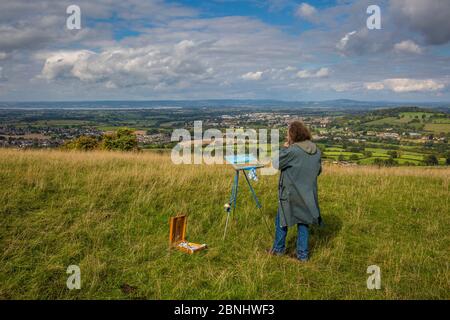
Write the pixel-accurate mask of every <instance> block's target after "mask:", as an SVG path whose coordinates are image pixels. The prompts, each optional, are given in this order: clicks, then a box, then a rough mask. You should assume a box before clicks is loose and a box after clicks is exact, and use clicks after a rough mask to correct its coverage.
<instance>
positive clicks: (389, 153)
mask: <svg viewBox="0 0 450 320" xmlns="http://www.w3.org/2000/svg"><path fill="white" fill-rule="evenodd" d="M387 154H388V155H390V156H391V157H392V158H393V159H395V158H398V153H397V151H393V150H390V151H388V152H387Z"/></svg>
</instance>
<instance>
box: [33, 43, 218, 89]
mask: <svg viewBox="0 0 450 320" xmlns="http://www.w3.org/2000/svg"><path fill="white" fill-rule="evenodd" d="M194 47H195V44H194V43H193V42H192V41H189V40H186V41H181V42H179V43H178V44H176V45H174V46H172V47H169V48H165V47H155V46H147V47H142V48H110V49H106V50H104V51H102V52H100V53H95V52H92V51H86V50H81V51H72V52H55V53H53V54H50V55H49V56H48V58H47V59H46V61H45V64H44V67H43V69H42V72H41V77H42V78H45V79H47V80H56V79H60V78H73V79H78V80H80V81H82V82H97V83H103V84H104V85H105V87H107V88H118V87H130V86H139V85H148V86H152V87H154V88H161V87H165V86H167V85H173V86H175V87H176V86H186V85H187V84H188V83H189V82H190V81H199V80H202V79H205V78H207V77H208V76H210V75H211V73H212V72H213V70H214V69H213V68H211V67H209V68H208V67H206V66H205V65H203V64H202V63H200V62H199V61H198V59H196V57H195V49H194ZM191 51H192V52H191Z"/></svg>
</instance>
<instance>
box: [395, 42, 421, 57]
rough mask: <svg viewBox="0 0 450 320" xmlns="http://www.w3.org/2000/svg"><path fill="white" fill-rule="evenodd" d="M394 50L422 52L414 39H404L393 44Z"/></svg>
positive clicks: (399, 51) (398, 51)
mask: <svg viewBox="0 0 450 320" xmlns="http://www.w3.org/2000/svg"><path fill="white" fill-rule="evenodd" d="M394 50H395V51H396V52H397V53H401V52H406V53H416V54H420V53H422V48H421V47H420V46H419V45H417V44H416V43H415V42H414V41H411V40H405V41H402V42H399V43H396V44H395V45H394Z"/></svg>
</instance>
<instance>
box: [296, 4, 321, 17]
mask: <svg viewBox="0 0 450 320" xmlns="http://www.w3.org/2000/svg"><path fill="white" fill-rule="evenodd" d="M316 14H317V9H316V8H314V7H313V6H311V5H309V4H307V3H305V2H303V3H302V4H300V5H299V6H298V7H297V10H296V11H295V15H296V16H297V17H300V18H303V19H305V20H312V19H313V18H314V17H315V15H316Z"/></svg>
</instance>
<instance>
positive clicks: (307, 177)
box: [274, 140, 322, 227]
mask: <svg viewBox="0 0 450 320" xmlns="http://www.w3.org/2000/svg"><path fill="white" fill-rule="evenodd" d="M277 164H278V170H280V171H281V173H280V180H279V185H278V198H279V201H278V214H279V215H280V223H281V226H283V227H284V226H288V227H290V226H293V225H295V224H297V223H303V224H307V225H309V224H321V222H322V221H321V217H320V209H319V201H318V197H317V177H318V176H319V175H320V173H321V171H322V166H321V152H320V150H319V149H318V148H317V146H316V145H315V144H314V143H312V142H311V141H309V140H306V141H302V142H297V143H294V144H292V145H291V146H289V147H288V148H283V149H281V150H280V153H279V161H278V162H277V161H275V163H274V165H275V167H277Z"/></svg>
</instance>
